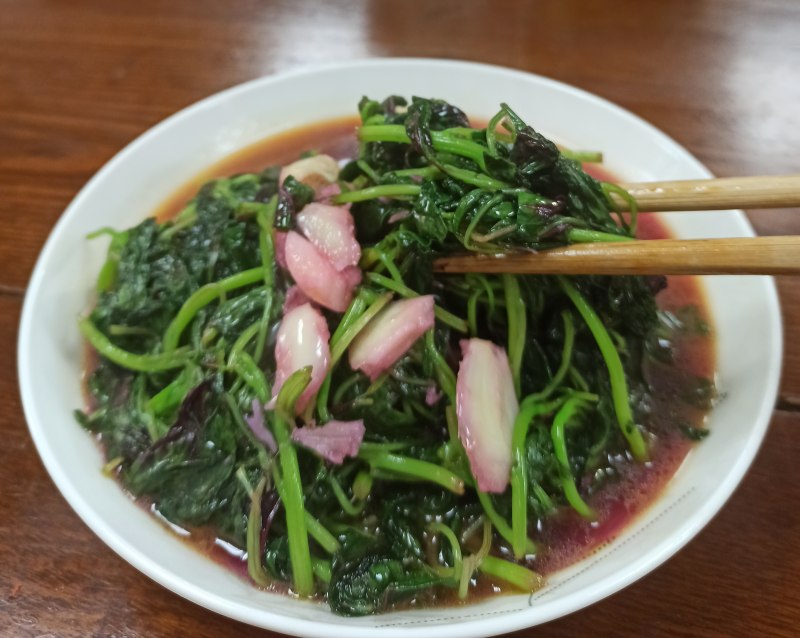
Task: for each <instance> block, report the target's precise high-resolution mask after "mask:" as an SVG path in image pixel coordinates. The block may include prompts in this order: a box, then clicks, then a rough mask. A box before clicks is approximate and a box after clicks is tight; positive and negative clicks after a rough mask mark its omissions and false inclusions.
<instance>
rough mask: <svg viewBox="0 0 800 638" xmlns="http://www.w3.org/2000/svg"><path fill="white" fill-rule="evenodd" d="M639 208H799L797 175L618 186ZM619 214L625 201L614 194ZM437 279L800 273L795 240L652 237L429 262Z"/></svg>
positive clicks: (797, 239)
mask: <svg viewBox="0 0 800 638" xmlns="http://www.w3.org/2000/svg"><path fill="white" fill-rule="evenodd" d="M620 186H621V187H622V188H624V189H625V190H627V191H628V192H629V193H630V194H631V195H632V196H633V197H634V199H635V200H636V203H637V206H638V208H639V210H645V211H647V210H650V211H665V212H666V211H687V210H719V209H728V208H787V207H792V206H800V175H779V176H766V177H732V178H723V179H704V180H688V181H674V182H651V183H641V184H620ZM612 197H613V198H614V200H615V202H616V203H617V204H618V206H619V209H620V210H629V208H628V202H627V201H626V200H625V199H624V198H622V197H620V196H619V195H616V194H613V195H612ZM433 269H434V271H435V272H441V273H519V274H563V275H588V274H597V275H734V274H751V275H781V274H797V273H800V237H794V236H788V237H734V238H730V239H656V240H650V241H641V240H635V241H625V242H613V243H607V242H603V243H600V242H598V243H587V244H573V245H571V246H564V247H562V248H553V249H551V250H545V251H541V252H539V253H532V252H523V251H520V252H512V253H505V254H500V255H481V254H475V253H471V254H465V255H453V256H450V257H442V258H440V259H437V260H435V261H434V263H433Z"/></svg>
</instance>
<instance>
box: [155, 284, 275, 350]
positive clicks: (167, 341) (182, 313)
mask: <svg viewBox="0 0 800 638" xmlns="http://www.w3.org/2000/svg"><path fill="white" fill-rule="evenodd" d="M263 277H264V268H251V269H250V270H244V271H242V272H240V273H236V274H235V275H231V276H230V277H226V278H225V279H220V280H219V281H215V282H214V283H211V284H206V285H205V286H203V287H201V288H199V289H197V290H196V291H195V292H194V293H193V294H192V295H191V296H190V297H189V298H188V299H187V300H186V301H185V302H184V304H183V305H182V306H181V309H180V310H179V311H178V314H177V315H175V318H174V319H173V320H172V322H171V323H170V324H169V326H168V327H167V329H166V331H165V332H164V352H171V351H173V350H175V348H177V347H178V343H179V342H180V339H181V334H183V331H184V329H185V328H186V326H188V325H189V323H191V321H192V319H194V317H195V315H196V314H197V313H198V312H199V311H200V310H201V309H202V308H203V307H205V306H207V305H208V304H210V303H211V302H212V301H214V300H215V299H216V298H217V297H219V296H220V295H223V294H225V293H226V292H230V291H231V290H236V289H237V288H243V287H244V286H249V285H250V284H254V283H256V282H257V281H259V280H260V279H262V278H263Z"/></svg>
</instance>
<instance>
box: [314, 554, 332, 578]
mask: <svg viewBox="0 0 800 638" xmlns="http://www.w3.org/2000/svg"><path fill="white" fill-rule="evenodd" d="M311 569H313V570H314V575H315V576H316V577H317V578H319V579H320V580H321V581H322V582H323V583H325V584H326V585H327V584H328V583H330V582H331V575H332V571H331V561H329V560H322V559H321V558H317V557H316V556H312V557H311Z"/></svg>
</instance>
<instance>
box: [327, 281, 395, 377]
mask: <svg viewBox="0 0 800 638" xmlns="http://www.w3.org/2000/svg"><path fill="white" fill-rule="evenodd" d="M391 300H392V293H390V292H387V293H386V294H385V295H381V296H380V297H378V298H377V299H376V300H375V301H373V302H372V305H371V306H370V307H369V308H367V309H366V310H365V311H364V312H363V313H361V316H359V317H358V319H355V320H354V321H353V323H352V324H350V326H349V327H348V328H347V330H345V331H344V332H342V333H341V334H340V335H339V338H338V339H331V345H330V347H331V370H333V368H334V366H335V365H336V364H337V363H338V362H339V359H341V358H342V355H344V353H345V351H346V350H347V348H348V346H349V345H350V344H351V343H352V342H353V339H355V338H356V337H357V336H358V333H359V332H361V331H362V330H363V329H364V328H365V327H366V325H367V324H368V323H369V322H370V320H371V319H372V318H373V317H374V316H375V315H377V314H378V313H379V312H380V311H381V310H383V307H384V306H385V305H386V304H388V303H389V302H390V301H391ZM337 332H338V331H337ZM335 336H336V334H334V337H335Z"/></svg>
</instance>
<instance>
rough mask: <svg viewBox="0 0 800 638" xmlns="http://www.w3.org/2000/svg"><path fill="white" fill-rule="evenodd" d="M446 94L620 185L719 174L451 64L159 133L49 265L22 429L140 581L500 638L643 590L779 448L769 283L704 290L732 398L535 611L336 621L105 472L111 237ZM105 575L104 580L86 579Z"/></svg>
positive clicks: (258, 93) (733, 217) (86, 194)
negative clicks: (170, 204) (91, 347)
mask: <svg viewBox="0 0 800 638" xmlns="http://www.w3.org/2000/svg"><path fill="white" fill-rule="evenodd" d="M364 94H367V95H369V96H372V97H375V98H383V97H385V96H386V95H390V94H401V95H412V94H416V95H423V96H430V97H442V98H445V99H447V100H448V101H450V102H453V103H454V104H457V105H459V106H460V107H462V108H463V109H465V110H466V111H467V112H468V113H470V114H472V115H474V116H480V117H489V116H491V115H492V114H493V113H494V112H495V111H496V109H497V107H498V103H499V102H500V101H506V102H508V103H510V104H511V105H512V106H513V108H514V109H515V110H517V111H518V112H519V113H520V115H521V116H522V117H523V118H525V119H526V120H527V121H529V122H530V123H531V124H533V125H534V126H535V127H536V128H538V129H539V130H541V131H542V132H544V133H545V134H546V135H549V136H551V137H553V138H554V139H556V140H558V141H559V142H561V143H564V144H566V145H570V146H573V147H579V148H590V149H600V150H602V151H603V152H604V155H605V158H606V165H607V166H608V168H609V169H610V170H611V171H613V173H615V174H616V175H618V176H620V177H621V178H624V179H627V180H630V181H638V180H648V179H679V178H697V177H701V178H702V177H708V176H710V174H709V172H708V170H707V169H705V168H704V167H703V166H702V165H701V164H700V163H699V162H698V161H697V160H696V159H695V158H694V157H692V156H691V155H690V154H689V153H688V152H687V151H686V150H685V149H683V148H682V147H681V146H679V145H678V144H677V143H676V142H674V141H673V140H672V139H670V138H669V137H667V136H666V135H664V134H663V133H661V132H659V131H658V130H656V129H655V128H653V127H652V126H650V125H649V124H647V123H646V122H644V121H642V120H641V119H639V118H637V117H636V116H634V115H632V114H630V113H628V112H627V111H624V110H623V109H621V108H619V107H617V106H614V105H613V104H610V103H609V102H606V101H604V100H602V99H600V98H598V97H595V96H593V95H590V94H588V93H585V92H583V91H580V90H578V89H575V88H572V87H569V86H566V85H564V84H560V83H558V82H554V81H551V80H547V79H544V78H541V77H537V76H534V75H529V74H526V73H520V72H516V71H510V70H506V69H501V68H497V67H491V66H484V65H479V64H470V63H462V62H449V61H440V60H402V59H393V60H369V61H362V62H354V63H349V64H343V65H337V66H330V67H325V68H317V69H314V70H303V71H299V72H295V73H289V74H284V75H277V76H273V77H267V78H263V79H260V80H255V81H253V82H249V83H247V84H243V85H241V86H237V87H234V88H232V89H229V90H227V91H224V92H222V93H220V94H218V95H215V96H213V97H210V98H208V99H206V100H203V101H202V102H199V103H197V104H195V105H194V106H191V107H189V108H187V109H185V110H183V111H181V112H180V113H178V114H176V115H174V116H172V117H170V118H169V119H167V120H166V121H164V122H162V123H161V124H159V125H158V126H156V127H155V128H153V129H152V130H150V131H148V132H147V133H145V134H144V135H142V136H141V137H140V138H138V139H137V140H136V141H134V142H133V143H132V144H130V145H129V146H128V147H127V148H125V149H124V150H123V151H122V152H120V153H119V154H118V155H117V156H116V157H115V158H114V159H112V160H111V161H110V162H109V163H108V164H107V165H106V166H104V167H103V168H102V170H100V171H99V172H98V173H97V175H95V176H94V178H92V180H91V181H90V182H89V183H88V184H87V185H86V186H85V187H84V189H83V190H82V191H81V192H80V194H79V195H78V196H77V197H76V198H75V200H74V201H73V202H72V204H70V206H69V208H67V210H66V212H65V213H64V215H63V216H62V217H61V219H60V220H59V222H58V224H56V226H55V228H54V229H53V232H52V234H51V235H50V238H49V239H48V241H47V244H46V245H45V247H44V250H43V251H42V254H41V256H40V257H39V261H38V263H37V265H36V269H35V270H34V273H33V277H32V279H31V282H30V286H29V288H28V294H27V296H26V299H25V306H24V309H23V313H22V322H21V326H20V332H19V379H20V387H21V390H22V399H23V405H24V409H25V415H26V417H27V420H28V424H29V427H30V431H31V434H32V436H33V439H34V441H35V443H36V446H37V448H38V450H39V454H40V455H41V457H42V460H43V461H44V464H45V466H46V467H47V470H48V471H49V472H50V475H51V476H52V478H53V480H54V481H55V483H56V485H57V486H58V488H59V489H60V490H61V492H62V494H63V495H64V497H65V498H66V499H67V501H69V503H70V505H71V506H72V507H73V508H74V509H75V511H76V512H77V513H78V514H79V515H80V517H81V518H82V519H83V520H84V521H85V522H86V524H87V525H89V527H91V528H92V530H94V532H95V533H96V534H97V535H98V536H99V537H100V538H101V539H102V540H103V541H104V542H106V543H107V544H108V545H109V546H110V547H111V548H112V549H114V551H116V552H117V553H118V554H119V555H120V556H122V557H123V558H125V560H127V561H128V562H130V563H131V564H132V565H133V566H135V567H136V568H137V569H139V570H141V571H142V572H144V573H145V574H147V575H148V576H150V577H151V578H153V579H154V580H156V581H158V582H159V583H161V584H162V585H164V586H165V587H167V588H169V589H171V590H172V591H174V592H176V593H177V594H179V595H181V596H184V597H185V598H188V599H189V600H192V601H194V602H196V603H198V604H200V605H203V606H205V607H208V608H209V609H213V610H214V611H216V612H219V613H221V614H224V615H226V616H230V617H232V618H236V619H238V620H241V621H244V622H247V623H251V624H253V625H258V626H261V627H266V628H270V629H273V630H277V631H281V632H285V633H288V634H296V635H302V636H325V637H326V638H335V637H339V636H341V637H346V638H359V637H365V638H366V637H374V636H381V637H383V638H389V637H391V636H409V635H412V634H415V635H419V634H418V632H419V631H420V630H427V631H434V629H433V628H434V627H435V632H436V635H437V636H439V637H440V638H447V637H450V636H453V637H456V636H458V637H459V638H467V637H469V636H489V635H494V634H498V633H503V632H506V631H512V630H515V629H520V628H522V627H529V626H532V625H536V624H538V623H542V622H545V621H548V620H551V619H553V618H556V617H558V616H561V615H564V614H567V613H569V612H572V611H575V610H577V609H580V608H582V607H584V606H586V605H589V604H591V603H593V602H595V601H597V600H600V599H601V598H603V597H605V596H608V595H609V594H611V593H613V592H615V591H617V590H619V589H621V588H622V587H625V586H626V585H628V584H630V583H631V582H633V581H634V580H636V579H637V578H640V577H641V576H643V575H644V574H646V573H647V572H649V571H650V570H652V569H654V568H655V567H656V566H658V565H659V564H660V563H661V562H663V561H664V560H666V559H667V558H668V557H669V556H671V555H672V554H673V553H675V552H676V551H677V550H678V549H680V548H681V547H682V546H683V545H684V544H685V543H686V542H688V541H689V539H691V538H692V537H693V536H694V535H695V534H697V532H698V531H699V530H700V529H701V528H702V527H703V526H704V525H705V524H706V523H707V522H708V521H709V520H710V519H711V517H712V516H714V514H715V513H716V512H717V511H718V510H719V509H720V507H722V505H723V503H724V502H725V500H726V499H727V498H728V497H729V496H730V494H731V493H732V492H733V490H734V488H735V487H736V485H737V484H738V483H739V481H740V479H741V478H742V476H743V475H744V473H745V471H746V470H747V468H748V466H749V465H750V462H751V461H752V459H753V456H754V455H755V453H756V451H757V449H758V446H759V444H760V442H761V440H762V438H763V436H764V433H765V431H766V428H767V424H768V422H769V418H770V414H771V411H772V407H773V404H774V401H775V396H776V392H777V386H778V378H779V374H780V361H781V351H782V348H781V341H782V332H781V322H780V312H779V307H778V299H777V294H776V291H775V286H774V283H773V281H772V280H771V279H769V278H764V277H716V278H709V279H707V281H706V282H705V286H706V290H707V293H708V299H709V302H710V304H711V308H712V312H713V316H714V322H715V325H716V331H717V354H718V370H719V385H720V386H721V388H722V390H723V391H724V392H725V393H726V398H725V400H724V401H722V402H721V404H720V405H719V406H718V407H717V408H716V409H715V410H714V412H713V414H712V416H711V420H710V423H709V426H710V428H711V429H712V430H713V435H712V436H711V437H709V438H708V439H707V440H706V441H704V442H703V443H702V444H701V445H699V446H697V448H696V449H695V450H693V451H692V452H691V453H690V455H689V457H688V459H687V460H686V462H685V463H684V464H683V466H682V467H681V468H680V470H679V471H678V473H677V475H676V476H675V477H674V479H673V480H672V481H671V482H670V483H669V485H668V487H667V489H666V491H665V492H664V493H663V495H662V496H661V497H660V499H659V500H658V501H657V502H656V504H655V505H654V506H652V507H650V508H649V509H648V510H647V511H646V512H645V513H644V514H643V515H642V516H640V517H639V518H638V519H637V520H636V521H635V522H634V524H633V525H631V526H630V527H629V528H628V529H626V530H625V532H624V533H623V534H622V535H621V536H619V537H618V538H617V539H616V540H615V541H614V542H612V543H611V544H610V545H609V546H607V547H605V548H604V549H603V550H601V551H600V552H598V553H595V554H594V555H592V556H591V557H590V558H587V559H586V560H584V561H583V562H581V563H579V564H577V565H574V566H573V567H571V568H568V569H566V570H564V571H562V572H560V573H558V574H556V575H554V576H553V577H552V578H550V580H549V583H548V585H547V586H546V587H545V588H544V589H543V590H541V591H540V592H538V593H536V594H535V595H534V596H532V597H531V598H530V599H529V597H528V596H522V595H520V596H503V597H499V598H494V599H489V600H486V601H484V602H481V603H479V604H476V605H473V606H468V607H461V608H457V609H447V608H445V609H430V610H420V611H405V612H396V613H390V614H387V615H384V616H374V617H368V618H357V619H352V618H339V617H336V616H333V615H332V614H331V613H330V612H329V611H328V609H327V607H325V606H323V605H318V604H314V603H309V602H304V601H299V600H294V599H289V598H285V597H281V596H278V595H272V594H267V593H264V592H261V591H258V590H256V589H254V588H252V587H250V586H248V585H247V584H246V583H244V582H242V581H241V580H239V578H237V577H236V576H234V575H233V574H232V573H230V572H228V571H226V570H225V569H224V568H223V567H220V566H219V565H217V564H215V563H213V562H212V561H210V560H208V559H207V558H205V557H203V556H201V555H200V554H198V553H196V552H195V551H194V550H193V549H191V548H189V547H187V546H186V545H185V544H184V543H183V542H181V541H180V540H178V539H177V538H175V537H173V536H171V535H170V534H169V533H168V532H167V531H166V530H165V529H164V528H163V527H162V526H161V524H160V523H159V522H158V521H156V520H155V519H154V518H153V517H151V516H149V515H148V514H147V513H146V512H144V511H143V510H142V509H141V508H139V507H137V506H136V505H134V504H133V503H132V502H131V501H130V500H129V499H128V498H127V497H126V496H125V495H124V494H123V492H122V490H121V489H120V488H119V486H118V485H117V484H116V483H115V482H114V481H112V480H109V479H107V478H104V477H103V476H102V475H101V474H100V467H101V464H102V458H101V455H100V452H99V451H98V449H97V447H96V445H95V443H94V441H93V440H92V439H91V437H89V436H88V435H87V434H86V433H85V432H84V431H83V430H82V429H81V428H80V427H79V426H78V425H77V424H76V423H75V422H74V420H73V418H72V414H71V412H72V410H73V409H75V408H78V407H80V406H81V402H82V401H81V386H80V378H81V363H82V355H81V338H80V335H79V333H78V330H77V326H76V319H77V317H78V315H79V313H80V312H81V311H82V310H83V309H85V308H86V306H87V304H88V302H89V300H90V298H91V288H92V282H93V281H94V279H95V275H96V273H97V270H98V268H99V266H100V264H101V263H102V259H103V253H104V247H103V246H101V245H100V244H99V243H98V242H96V241H95V242H87V241H86V239H85V236H86V233H88V232H89V231H92V230H95V229H97V228H99V227H101V226H109V225H110V226H114V227H118V228H125V227H128V226H130V225H133V224H135V223H137V222H139V221H140V220H142V219H143V218H144V217H145V216H147V215H148V214H149V213H151V212H152V211H153V210H154V209H155V208H156V206H157V205H158V204H159V203H161V202H162V201H163V200H165V198H167V197H168V196H169V195H170V194H171V193H173V192H174V191H175V190H176V187H178V186H180V185H182V184H183V183H184V182H186V181H187V180H189V179H190V178H192V177H193V176H195V175H196V174H197V173H199V172H200V171H201V169H203V168H206V167H208V166H209V165H210V164H212V163H214V162H216V161H217V160H219V159H221V158H223V157H225V156H226V155H228V154H230V153H231V152H233V151H236V150H237V149H240V148H242V147H244V146H247V145H249V144H251V143H253V142H254V141H257V140H259V139H262V138H264V137H267V136H270V135H272V134H274V133H277V132H279V131H283V130H285V129H289V128H292V127H296V126H300V125H303V124H306V123H311V122H314V121H317V120H321V119H326V118H330V117H334V116H342V115H347V114H353V113H355V111H356V104H357V103H358V100H359V99H360V98H361V96H362V95H364ZM669 221H670V226H671V227H672V229H673V231H674V232H675V233H676V234H677V235H678V236H684V237H715V236H740V235H752V234H753V233H752V229H751V227H750V225H749V224H748V223H747V221H746V219H745V218H744V216H743V215H742V214H741V213H737V212H726V213H713V214H671V215H670V216H669ZM87 578H91V575H87Z"/></svg>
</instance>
